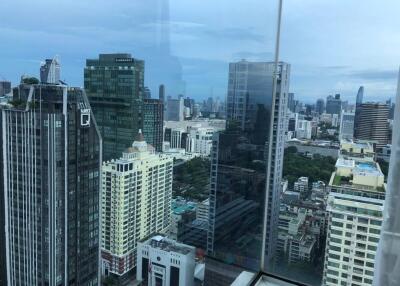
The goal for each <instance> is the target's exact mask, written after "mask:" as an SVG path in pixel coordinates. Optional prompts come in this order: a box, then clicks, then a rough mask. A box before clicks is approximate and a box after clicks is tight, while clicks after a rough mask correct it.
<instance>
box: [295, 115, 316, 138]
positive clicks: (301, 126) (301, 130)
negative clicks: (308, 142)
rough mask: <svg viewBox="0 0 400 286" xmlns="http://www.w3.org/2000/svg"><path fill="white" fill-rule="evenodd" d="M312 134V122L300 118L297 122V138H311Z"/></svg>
mask: <svg viewBox="0 0 400 286" xmlns="http://www.w3.org/2000/svg"><path fill="white" fill-rule="evenodd" d="M311 135H312V122H311V121H309V120H302V119H299V120H297V122H296V138H297V139H311Z"/></svg>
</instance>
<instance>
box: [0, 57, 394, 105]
mask: <svg viewBox="0 0 400 286" xmlns="http://www.w3.org/2000/svg"><path fill="white" fill-rule="evenodd" d="M100 54H131V55H132V57H134V58H136V57H135V56H134V55H133V54H132V53H129V52H115V53H114V52H112V53H107V52H102V53H99V54H98V55H100ZM53 58H57V59H58V61H59V63H60V66H61V78H62V81H63V82H65V83H67V84H68V85H69V86H71V87H81V88H83V71H84V68H85V66H83V67H82V77H81V82H80V83H77V82H76V81H71V83H69V81H68V80H67V78H66V77H63V72H62V71H63V66H64V65H63V62H62V57H61V56H60V54H56V55H55V56H54V57H53ZM46 59H52V58H51V57H47V58H43V59H42V60H36V61H32V63H36V64H37V73H36V74H33V73H22V74H20V75H19V76H18V75H14V76H13V77H12V78H14V80H12V79H10V77H6V76H4V74H1V73H0V79H1V80H3V81H4V80H5V81H10V82H11V84H12V86H13V87H15V86H17V85H18V84H19V83H20V79H21V78H22V77H23V76H31V77H36V78H38V79H39V78H40V66H41V64H42V63H44V62H45V60H46ZM60 59H61V60H60ZM88 59H94V57H90V58H86V59H85V61H86V60H88ZM136 59H140V60H143V61H144V63H145V73H146V75H145V77H144V80H145V86H146V87H148V88H149V89H150V91H151V96H152V98H158V87H159V86H156V87H150V86H149V85H147V82H146V78H147V77H148V76H149V75H148V72H147V69H146V59H142V58H136ZM241 60H246V61H249V62H271V61H266V60H249V59H246V58H243V59H240V60H237V61H232V62H227V63H226V65H227V69H228V67H229V63H233V62H239V61H241ZM282 62H285V61H282ZM289 64H290V63H289ZM161 84H164V83H160V85H161ZM164 86H165V87H166V91H167V93H166V94H167V96H171V97H172V98H176V97H178V96H179V95H183V96H184V97H190V98H193V99H195V100H198V101H200V102H201V101H204V100H207V99H208V98H210V97H212V98H213V99H220V100H223V101H225V100H226V94H222V95H221V94H220V95H215V94H213V91H212V90H211V91H210V94H208V95H204V96H202V97H200V98H199V97H196V96H192V95H190V94H186V93H185V92H183V93H171V94H169V93H168V86H166V85H165V84H164ZM227 86H228V82H226V87H225V88H226V91H227ZM361 86H363V85H360V86H359V87H361ZM364 90H366V89H365V87H364ZM357 91H358V88H357V90H355V91H354V93H353V94H352V95H349V94H344V93H342V92H340V91H335V92H330V93H329V92H327V93H326V95H323V96H320V97H315V98H309V97H307V98H306V99H305V100H301V99H300V98H299V97H298V96H296V94H298V93H296V92H295V91H292V90H291V91H290V93H294V99H295V100H299V101H300V102H302V103H304V104H315V103H316V101H317V100H319V99H323V100H324V101H325V103H326V98H327V97H328V96H330V95H333V96H334V95H335V94H340V97H341V100H342V101H348V103H349V104H355V102H356V96H357ZM383 96H384V95H382V97H383ZM395 96H396V95H395V94H394V95H392V96H390V95H387V96H386V97H385V98H381V99H380V100H376V99H372V96H368V95H366V93H364V102H382V103H385V102H386V101H387V100H391V101H392V102H393V99H394V98H395Z"/></svg>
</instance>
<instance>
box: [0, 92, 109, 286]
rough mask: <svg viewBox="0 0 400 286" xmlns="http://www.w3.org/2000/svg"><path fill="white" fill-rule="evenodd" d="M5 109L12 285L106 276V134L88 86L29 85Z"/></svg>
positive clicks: (7, 233)
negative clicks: (102, 267) (102, 232)
mask: <svg viewBox="0 0 400 286" xmlns="http://www.w3.org/2000/svg"><path fill="white" fill-rule="evenodd" d="M12 103H13V107H6V108H4V109H3V110H1V116H2V119H1V123H2V125H1V127H0V129H1V136H2V148H3V151H2V154H3V155H4V157H3V156H2V157H1V159H2V161H1V166H2V167H1V169H2V170H4V181H2V185H1V189H0V190H1V193H2V194H1V197H4V208H5V212H4V213H5V242H6V244H5V253H2V256H5V260H6V266H7V267H6V268H7V269H6V272H7V280H8V285H11V286H14V285H15V286H17V285H18V286H20V285H26V286H30V285H57V286H58V285H97V284H98V283H99V281H100V280H99V277H100V276H99V254H100V252H99V201H100V194H99V179H100V173H99V171H100V163H101V138H100V134H99V132H98V130H97V127H96V123H95V121H94V119H93V114H92V112H91V108H90V105H89V102H88V100H87V98H86V95H85V93H84V91H83V90H81V89H79V88H68V87H67V86H64V85H52V84H45V85H41V84H35V85H30V84H21V85H20V86H18V87H17V88H15V89H14V100H13V102H12Z"/></svg>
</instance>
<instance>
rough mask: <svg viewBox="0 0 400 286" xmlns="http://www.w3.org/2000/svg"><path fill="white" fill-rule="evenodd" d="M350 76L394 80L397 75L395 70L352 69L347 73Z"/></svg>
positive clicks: (374, 79)
mask: <svg viewBox="0 0 400 286" xmlns="http://www.w3.org/2000/svg"><path fill="white" fill-rule="evenodd" d="M348 75H349V76H350V77H353V78H357V79H363V80H372V81H382V80H396V78H397V76H398V71H397V70H372V69H370V70H361V71H354V72H351V73H349V74H348Z"/></svg>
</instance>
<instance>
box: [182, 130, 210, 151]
mask: <svg viewBox="0 0 400 286" xmlns="http://www.w3.org/2000/svg"><path fill="white" fill-rule="evenodd" d="M214 133H215V130H214V128H202V127H199V128H193V127H192V128H190V129H189V132H188V135H187V139H186V140H187V141H186V152H189V153H197V154H200V155H202V156H209V155H210V153H211V148H212V136H213V134H214Z"/></svg>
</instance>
